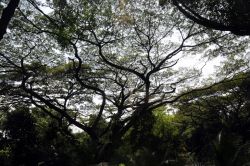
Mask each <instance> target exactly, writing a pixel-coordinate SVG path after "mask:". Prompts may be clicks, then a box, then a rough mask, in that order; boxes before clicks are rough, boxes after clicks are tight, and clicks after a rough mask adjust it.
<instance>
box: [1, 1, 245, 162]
mask: <svg viewBox="0 0 250 166" xmlns="http://www.w3.org/2000/svg"><path fill="white" fill-rule="evenodd" d="M41 6H48V7H50V8H51V10H52V11H51V12H50V13H46V12H44V11H43V10H42V9H41ZM10 27H11V33H9V34H8V35H7V36H6V39H5V40H3V45H1V53H0V59H1V61H2V64H1V65H0V67H1V75H0V77H1V80H3V81H2V82H1V90H0V92H1V95H2V96H1V98H0V100H1V106H4V105H7V104H8V105H16V104H19V103H20V102H22V103H25V104H26V105H27V106H36V107H38V108H39V109H40V110H41V111H44V112H46V113H47V114H48V115H50V116H51V117H53V118H54V119H56V120H57V121H58V123H65V125H66V126H68V127H69V126H71V125H74V126H76V127H78V128H80V129H82V130H83V131H84V132H86V133H87V134H88V136H89V137H90V138H91V140H92V141H93V142H94V143H93V144H95V147H96V149H95V150H96V153H95V154H96V161H97V162H99V161H105V160H109V159H110V156H111V155H112V153H113V151H114V149H116V148H117V147H119V145H120V142H121V140H122V138H123V136H124V135H125V134H126V132H127V131H128V130H129V129H131V128H132V127H133V126H135V125H136V124H137V121H138V120H140V119H141V118H143V117H144V116H146V115H150V114H151V112H152V111H153V110H155V109H156V108H158V107H160V106H164V105H166V104H171V103H174V102H175V101H177V100H178V99H180V98H181V97H182V96H185V95H186V94H188V93H189V92H188V93H186V94H181V93H180V91H181V90H182V89H181V88H180V87H183V86H184V85H187V86H188V84H185V83H187V82H189V81H192V80H193V79H196V78H197V77H198V76H199V75H200V72H199V71H194V70H192V71H190V70H187V69H183V70H180V69H175V66H176V64H177V63H178V61H179V59H181V58H183V57H184V56H185V55H187V54H189V53H197V52H198V51H200V52H203V51H204V50H206V51H207V53H212V54H211V55H213V56H218V55H219V54H220V52H221V51H224V52H227V53H228V54H229V55H230V54H234V53H235V52H238V51H239V52H240V51H242V50H244V48H245V47H246V46H247V43H246V42H245V39H241V38H239V39H236V37H235V36H233V35H230V34H228V33H221V32H214V31H209V30H206V29H203V28H201V27H199V26H197V25H195V24H194V23H193V22H190V21H188V20H186V19H185V18H183V17H182V16H181V15H180V13H178V12H177V11H176V10H175V9H174V8H173V7H172V5H171V4H169V5H167V6H166V7H165V8H164V9H162V8H161V7H160V6H159V5H158V2H156V1H153V0H152V1H151V0H141V1H129V2H127V1H119V3H117V2H114V1H111V0H106V1H87V0H81V1H77V0H75V1H70V2H67V3H66V4H65V7H63V6H62V5H59V4H58V3H56V1H53V2H51V1H46V2H44V4H41V2H39V1H27V3H24V4H23V5H22V6H20V9H19V10H18V13H17V14H16V16H15V18H14V19H13V22H12V24H11V26H10ZM173 35H174V36H175V37H178V40H177V41H176V40H174V38H173V37H172V36H173ZM232 40H235V41H237V42H235V43H232V42H231V41H232ZM239 43H241V47H238V45H239ZM236 46H237V47H236ZM176 89H177V90H176ZM90 117H91V118H90ZM103 124H105V125H103Z"/></svg>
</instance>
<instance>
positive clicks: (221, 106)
mask: <svg viewBox="0 0 250 166" xmlns="http://www.w3.org/2000/svg"><path fill="white" fill-rule="evenodd" d="M249 85H250V84H249V71H248V72H245V73H240V74H238V75H237V76H235V77H234V78H233V79H231V80H228V81H227V82H225V83H223V84H219V85H216V86H214V87H213V88H211V89H209V90H206V91H204V92H198V93H194V94H192V95H190V96H189V97H187V98H186V99H184V100H183V101H182V102H183V103H181V105H180V107H179V108H180V112H179V113H180V114H182V115H184V116H186V117H187V119H186V122H184V123H185V124H190V128H191V130H192V136H191V137H190V139H189V141H188V142H189V143H188V144H189V148H190V151H191V152H194V153H195V154H196V157H197V158H198V161H200V162H203V163H206V162H211V161H214V162H215V164H216V165H244V164H246V163H248V162H249V155H250V154H249V148H250V146H249V140H250V137H249V136H250V133H249V127H250V126H249V115H250V114H249V97H248V94H249Z"/></svg>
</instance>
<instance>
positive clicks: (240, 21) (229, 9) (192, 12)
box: [160, 0, 250, 35]
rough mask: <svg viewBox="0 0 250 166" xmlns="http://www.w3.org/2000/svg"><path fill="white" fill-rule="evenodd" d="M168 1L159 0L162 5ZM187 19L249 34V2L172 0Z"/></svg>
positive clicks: (220, 28)
mask: <svg viewBox="0 0 250 166" xmlns="http://www.w3.org/2000/svg"><path fill="white" fill-rule="evenodd" d="M167 2H168V1H165V0H161V1H160V3H161V4H162V5H164V4H165V3H167ZM172 3H173V4H174V5H175V6H176V7H177V8H178V9H179V10H180V11H181V12H182V13H183V14H184V15H185V16H186V17H187V18H189V19H191V20H192V21H194V22H196V23H198V24H200V25H203V26H205V27H208V28H212V29H216V30H220V31H231V32H232V33H234V34H236V35H249V34H250V31H249V27H250V13H249V8H250V6H249V5H250V3H249V1H243V0H221V1H215V0H212V1H199V0H172Z"/></svg>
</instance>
